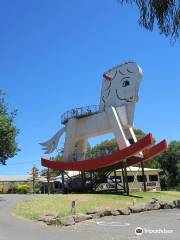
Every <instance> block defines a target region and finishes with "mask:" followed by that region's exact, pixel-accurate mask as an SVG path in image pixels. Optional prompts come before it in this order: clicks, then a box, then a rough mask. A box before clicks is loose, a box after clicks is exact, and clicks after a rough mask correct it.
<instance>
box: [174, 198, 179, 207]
mask: <svg viewBox="0 0 180 240" xmlns="http://www.w3.org/2000/svg"><path fill="white" fill-rule="evenodd" d="M173 203H174V205H175V207H176V208H180V200H174V201H173Z"/></svg>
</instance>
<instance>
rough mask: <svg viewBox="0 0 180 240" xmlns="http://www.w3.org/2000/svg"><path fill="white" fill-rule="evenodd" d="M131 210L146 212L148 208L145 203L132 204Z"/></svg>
mask: <svg viewBox="0 0 180 240" xmlns="http://www.w3.org/2000/svg"><path fill="white" fill-rule="evenodd" d="M129 210H130V211H131V213H139V212H144V211H145V210H146V208H145V205H134V206H130V207H129Z"/></svg>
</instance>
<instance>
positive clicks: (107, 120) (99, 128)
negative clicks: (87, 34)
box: [41, 62, 167, 171]
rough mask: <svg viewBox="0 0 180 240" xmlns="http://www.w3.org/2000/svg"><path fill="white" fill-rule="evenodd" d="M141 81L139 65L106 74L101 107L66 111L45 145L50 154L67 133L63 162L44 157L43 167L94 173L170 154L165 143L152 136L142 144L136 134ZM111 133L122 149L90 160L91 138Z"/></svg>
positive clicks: (128, 66) (44, 147) (124, 66)
mask: <svg viewBox="0 0 180 240" xmlns="http://www.w3.org/2000/svg"><path fill="white" fill-rule="evenodd" d="M141 79H142V70H141V68H140V67H139V66H138V65H137V64H136V63H135V62H127V63H125V64H122V65H119V66H116V67H114V68H112V69H110V70H109V71H107V72H106V73H104V75H103V81H102V89H101V98H100V105H99V106H98V107H97V106H89V107H85V108H76V109H73V110H71V111H68V112H66V113H65V114H64V115H62V117H61V123H62V124H64V127H63V128H61V129H60V130H59V131H58V132H57V133H56V134H55V135H54V136H53V137H52V138H51V139H50V140H49V141H47V142H44V143H41V145H42V146H43V149H44V150H45V153H48V154H49V153H51V152H53V151H54V150H55V149H56V147H57V145H58V142H59V139H60V137H61V136H62V134H64V133H65V144H64V152H63V161H61V162H58V161H52V160H48V159H44V158H42V165H43V166H46V167H49V168H53V169H59V170H77V171H93V170H97V169H102V168H105V167H108V166H113V165H115V164H117V163H119V162H121V161H126V163H127V166H130V165H134V164H137V163H141V162H143V161H146V160H148V159H150V158H152V157H154V156H155V155H157V154H159V153H161V152H163V151H166V150H167V143H166V141H165V140H163V141H162V142H160V143H159V144H157V145H154V140H153V137H152V135H151V134H148V135H147V136H145V137H144V138H143V139H141V140H139V141H137V139H136V136H135V134H134V131H133V120H134V110H135V104H136V102H137V101H138V91H139V86H140V82H141ZM110 132H112V133H114V136H115V138H116V141H117V144H118V148H119V149H118V150H117V151H116V152H113V153H112V154H108V155H103V156H97V157H95V159H94V158H93V159H92V158H90V159H88V156H87V142H88V138H90V137H93V136H98V135H102V134H105V133H110ZM75 153H76V157H74V154H75Z"/></svg>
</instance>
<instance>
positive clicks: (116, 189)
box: [114, 170, 118, 193]
mask: <svg viewBox="0 0 180 240" xmlns="http://www.w3.org/2000/svg"><path fill="white" fill-rule="evenodd" d="M114 177H115V191H116V193H117V192H118V188H117V177H116V170H114Z"/></svg>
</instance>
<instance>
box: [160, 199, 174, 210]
mask: <svg viewBox="0 0 180 240" xmlns="http://www.w3.org/2000/svg"><path fill="white" fill-rule="evenodd" d="M159 204H160V206H161V209H171V208H175V203H174V202H173V201H167V200H160V201H159Z"/></svg>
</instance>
